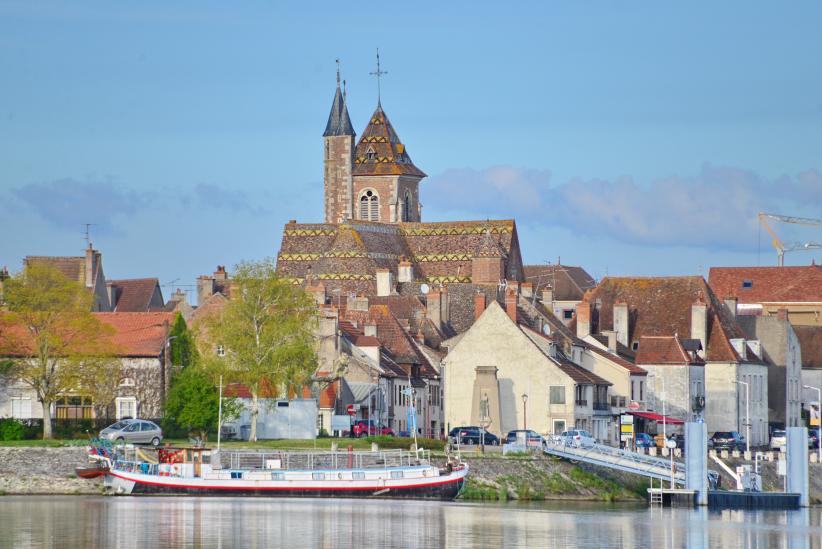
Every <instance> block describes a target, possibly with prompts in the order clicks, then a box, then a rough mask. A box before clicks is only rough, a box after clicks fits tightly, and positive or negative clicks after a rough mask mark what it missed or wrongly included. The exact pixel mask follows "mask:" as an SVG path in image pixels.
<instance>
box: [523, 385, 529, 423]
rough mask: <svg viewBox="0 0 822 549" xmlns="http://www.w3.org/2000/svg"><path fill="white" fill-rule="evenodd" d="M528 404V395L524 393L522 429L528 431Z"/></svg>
mask: <svg viewBox="0 0 822 549" xmlns="http://www.w3.org/2000/svg"><path fill="white" fill-rule="evenodd" d="M527 404H528V395H527V394H525V393H522V428H523V429H524V430H528V408H527V407H526V405H527Z"/></svg>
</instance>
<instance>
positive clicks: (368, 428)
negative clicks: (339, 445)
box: [351, 419, 394, 438]
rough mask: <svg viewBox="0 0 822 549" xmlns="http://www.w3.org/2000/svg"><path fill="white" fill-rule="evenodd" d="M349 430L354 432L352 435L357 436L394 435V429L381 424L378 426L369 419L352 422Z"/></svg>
mask: <svg viewBox="0 0 822 549" xmlns="http://www.w3.org/2000/svg"><path fill="white" fill-rule="evenodd" d="M351 430H352V431H353V432H354V436H355V437H357V438H360V437H373V436H377V435H381V436H389V437H393V436H394V430H393V429H391V428H390V427H386V426H384V425H383V426H382V427H378V426H377V424H376V422H375V421H374V420H369V419H360V420H358V421H356V422H354V425H353V426H352V427H351Z"/></svg>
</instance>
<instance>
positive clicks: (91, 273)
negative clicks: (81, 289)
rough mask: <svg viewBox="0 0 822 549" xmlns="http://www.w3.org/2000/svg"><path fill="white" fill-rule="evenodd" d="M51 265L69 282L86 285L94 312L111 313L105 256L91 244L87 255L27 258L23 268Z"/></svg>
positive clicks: (32, 256) (31, 256)
mask: <svg viewBox="0 0 822 549" xmlns="http://www.w3.org/2000/svg"><path fill="white" fill-rule="evenodd" d="M34 264H40V265H49V266H51V267H54V268H55V269H57V270H58V271H60V272H61V273H63V275H64V276H65V277H66V278H68V279H69V280H75V281H77V282H80V283H81V284H83V285H85V287H86V288H88V290H89V291H90V292H91V293H92V295H93V296H94V301H93V303H92V306H91V310H92V311H98V312H100V311H102V312H105V311H111V310H112V306H111V300H110V298H109V292H108V289H107V287H106V275H105V273H104V272H103V255H102V254H101V253H100V252H99V251H98V250H95V249H94V248H92V245H91V243H89V245H88V248H86V251H85V255H82V256H77V257H74V256H71V257H60V256H34V255H30V256H26V258H25V259H24V260H23V266H24V267H25V266H27V265H34Z"/></svg>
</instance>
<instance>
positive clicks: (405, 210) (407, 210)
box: [402, 191, 411, 221]
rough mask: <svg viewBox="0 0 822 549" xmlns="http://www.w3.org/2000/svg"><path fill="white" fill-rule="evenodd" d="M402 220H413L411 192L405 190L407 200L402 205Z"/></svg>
mask: <svg viewBox="0 0 822 549" xmlns="http://www.w3.org/2000/svg"><path fill="white" fill-rule="evenodd" d="M402 220H403V221H411V193H410V192H409V191H405V202H404V203H403V205H402Z"/></svg>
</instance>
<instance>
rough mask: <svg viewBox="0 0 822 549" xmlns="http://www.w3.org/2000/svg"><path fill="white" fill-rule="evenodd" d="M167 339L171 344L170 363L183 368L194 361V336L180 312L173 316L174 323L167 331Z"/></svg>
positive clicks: (195, 349) (195, 347)
mask: <svg viewBox="0 0 822 549" xmlns="http://www.w3.org/2000/svg"><path fill="white" fill-rule="evenodd" d="M168 339H169V342H170V343H169V344H170V346H171V364H172V365H173V366H178V367H180V368H185V367H186V366H190V365H192V364H194V363H195V362H196V360H197V346H196V345H195V343H194V336H193V334H192V333H191V331H190V330H189V329H188V325H187V324H186V321H185V319H184V318H183V315H181V314H180V313H177V314H176V315H175V317H174V323H173V324H172V325H171V329H170V330H169V331H168Z"/></svg>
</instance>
